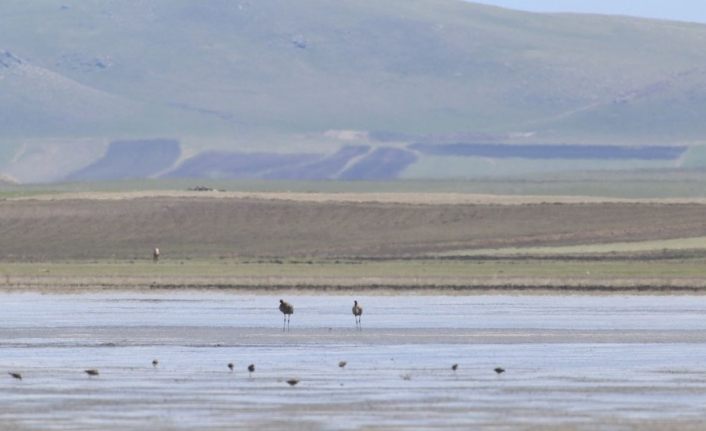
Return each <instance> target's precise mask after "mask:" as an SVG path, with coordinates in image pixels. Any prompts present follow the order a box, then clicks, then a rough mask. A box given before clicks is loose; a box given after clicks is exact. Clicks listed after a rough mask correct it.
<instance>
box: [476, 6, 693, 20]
mask: <svg viewBox="0 0 706 431" xmlns="http://www.w3.org/2000/svg"><path fill="white" fill-rule="evenodd" d="M470 1H473V2H476V3H486V4H492V5H496V6H503V7H508V8H511V9H522V10H529V11H537V12H582V13H604V14H611V15H632V16H641V17H648V18H661V19H673V20H679V21H694V22H701V23H706V1H704V0H470Z"/></svg>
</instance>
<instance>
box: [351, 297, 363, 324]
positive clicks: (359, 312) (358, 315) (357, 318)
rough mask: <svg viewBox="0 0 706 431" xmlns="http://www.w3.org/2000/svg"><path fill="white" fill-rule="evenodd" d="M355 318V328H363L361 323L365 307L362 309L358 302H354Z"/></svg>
mask: <svg viewBox="0 0 706 431" xmlns="http://www.w3.org/2000/svg"><path fill="white" fill-rule="evenodd" d="M352 311H353V317H355V327H356V328H362V326H363V325H362V324H361V322H360V319H361V316H362V315H363V307H361V306H360V305H359V304H358V301H353V309H352Z"/></svg>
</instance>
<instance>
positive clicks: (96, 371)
mask: <svg viewBox="0 0 706 431" xmlns="http://www.w3.org/2000/svg"><path fill="white" fill-rule="evenodd" d="M83 372H84V373H86V374H88V377H93V376H97V375H98V374H99V373H98V370H96V369H93V368H91V369H90V370H84V371H83Z"/></svg>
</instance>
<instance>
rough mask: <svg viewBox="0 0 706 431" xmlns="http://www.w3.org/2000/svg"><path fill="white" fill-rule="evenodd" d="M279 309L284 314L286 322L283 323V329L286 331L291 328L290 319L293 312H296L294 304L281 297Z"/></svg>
mask: <svg viewBox="0 0 706 431" xmlns="http://www.w3.org/2000/svg"><path fill="white" fill-rule="evenodd" d="M279 311H281V312H282V314H284V323H282V331H284V330H285V329H289V321H290V319H291V318H292V314H294V306H293V305H292V304H290V303H289V302H285V301H284V300H282V299H280V300H279Z"/></svg>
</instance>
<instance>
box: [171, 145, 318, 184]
mask: <svg viewBox="0 0 706 431" xmlns="http://www.w3.org/2000/svg"><path fill="white" fill-rule="evenodd" d="M319 158H321V155H319V154H307V153H297V154H276V153H240V152H227V151H208V152H204V153H201V154H198V155H196V156H194V157H192V158H190V159H188V160H186V161H184V163H182V164H181V165H180V166H179V167H177V168H176V169H175V170H173V171H172V172H169V173H168V174H167V175H165V177H167V178H222V179H243V178H262V177H264V176H265V175H267V173H269V172H270V171H272V170H277V169H284V168H287V169H296V166H301V165H304V164H306V163H312V162H314V161H316V160H318V159H319Z"/></svg>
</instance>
